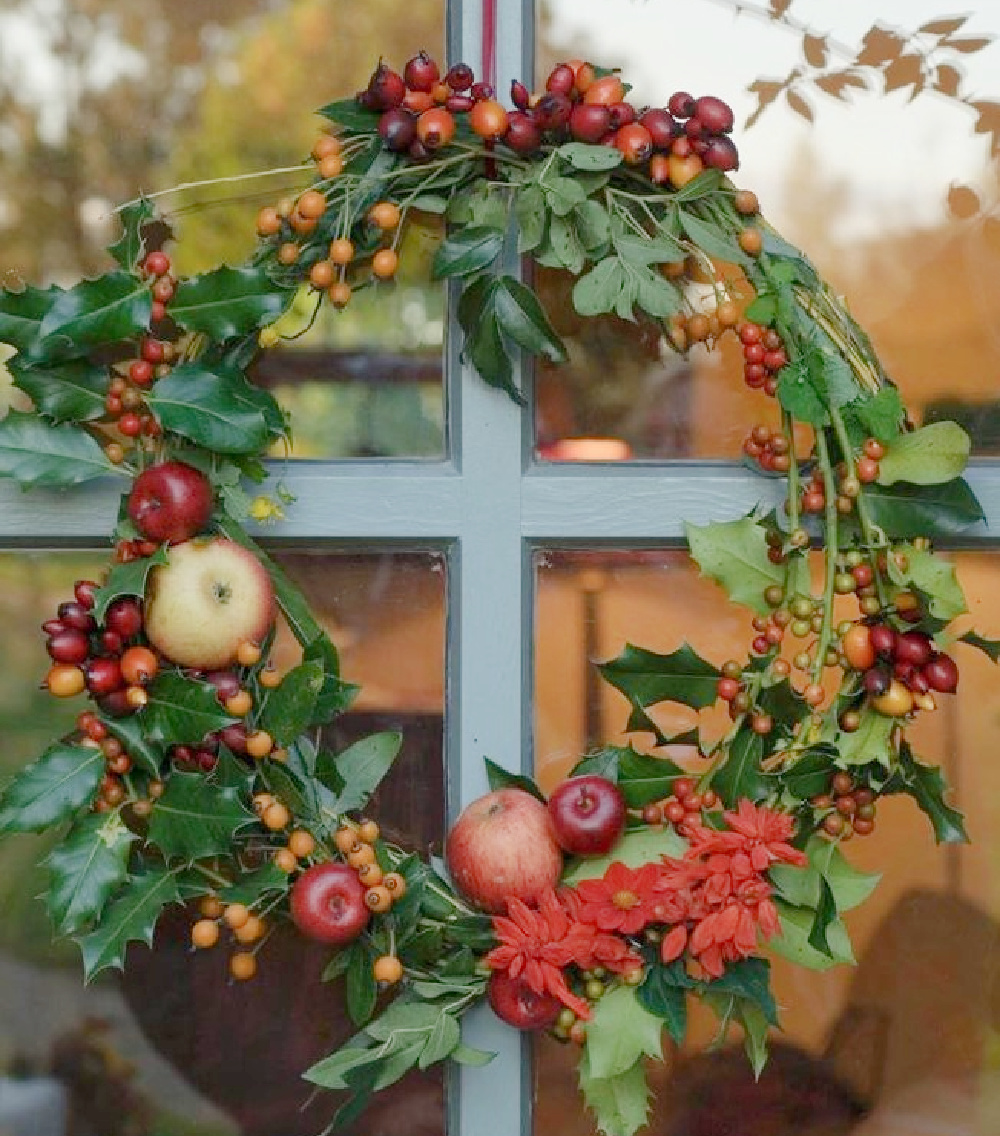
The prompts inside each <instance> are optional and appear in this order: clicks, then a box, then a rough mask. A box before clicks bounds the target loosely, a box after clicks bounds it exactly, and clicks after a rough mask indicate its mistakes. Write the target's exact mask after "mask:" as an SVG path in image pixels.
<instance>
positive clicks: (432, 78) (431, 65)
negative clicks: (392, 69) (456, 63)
mask: <svg viewBox="0 0 1000 1136" xmlns="http://www.w3.org/2000/svg"><path fill="white" fill-rule="evenodd" d="M440 76H441V72H440V71H439V70H438V65H437V64H436V63H435V62H434V60H433V59H431V57H430V56H429V55H428V54H427V52H426V51H421V52H420V53H419V54H418V55H415V56H414V57H413V58H412V59H410V60H409V61H408V62H407V64H406V66H405V67H404V68H403V81H404V82H405V83H406V85H407V86H408V87H409V88H410V90H411V91H429V90H430V89H431V88H432V87H433V86H434V84H435V83H436V82H437V81H438V79H439V78H440Z"/></svg>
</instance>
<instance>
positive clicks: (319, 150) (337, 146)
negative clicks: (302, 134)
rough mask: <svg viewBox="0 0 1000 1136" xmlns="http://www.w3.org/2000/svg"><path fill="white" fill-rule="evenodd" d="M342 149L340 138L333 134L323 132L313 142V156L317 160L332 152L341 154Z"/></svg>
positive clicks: (326, 156) (319, 160)
mask: <svg viewBox="0 0 1000 1136" xmlns="http://www.w3.org/2000/svg"><path fill="white" fill-rule="evenodd" d="M340 151H341V142H340V139H339V138H337V137H336V136H335V135H333V134H321V135H320V136H319V137H318V138H317V139H316V141H315V142H314V143H313V148H312V156H313V157H314V158H315V159H316V161H317V162H321V161H322V160H323V159H324V158H328V157H329V156H330V155H331V154H339V153H340Z"/></svg>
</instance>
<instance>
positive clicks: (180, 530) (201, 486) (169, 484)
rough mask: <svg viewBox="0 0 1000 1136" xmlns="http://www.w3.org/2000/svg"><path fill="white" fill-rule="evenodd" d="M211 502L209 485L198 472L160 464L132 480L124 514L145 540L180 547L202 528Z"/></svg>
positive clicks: (174, 463) (175, 464) (181, 464)
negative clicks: (125, 513)
mask: <svg viewBox="0 0 1000 1136" xmlns="http://www.w3.org/2000/svg"><path fill="white" fill-rule="evenodd" d="M214 499H215V494H214V492H213V490H212V483H211V482H210V481H209V480H208V478H207V477H206V476H205V475H204V474H203V473H202V472H201V470H197V469H195V468H194V466H190V465H187V464H186V463H185V462H179V461H169V462H160V464H159V465H151V466H150V467H149V469H145V470H143V471H142V473H140V474H139V476H138V477H137V478H136V479H135V484H134V485H133V486H132V491H131V493H129V495H128V515H129V516H130V517H131V518H132V521H133V522H134V523H135V527H136V528H137V529H138V530H139V532H140V533H141V534H142V535H143V536H144V537H145V538H146V540H154V541H156V542H157V543H158V544H162V543H163V542H164V541H166V542H168V543H170V544H180V543H181V541H185V540H190V539H191V537H193V536H197V534H198V533H200V532H202V531H203V530H204V529H205V528H206V526H207V525H208V522H209V521H210V520H211V518H212V507H213V505H214Z"/></svg>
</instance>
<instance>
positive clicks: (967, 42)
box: [941, 36, 993, 55]
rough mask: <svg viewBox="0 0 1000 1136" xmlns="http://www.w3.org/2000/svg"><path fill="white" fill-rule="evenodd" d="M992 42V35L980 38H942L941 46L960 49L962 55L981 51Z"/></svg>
mask: <svg viewBox="0 0 1000 1136" xmlns="http://www.w3.org/2000/svg"><path fill="white" fill-rule="evenodd" d="M992 42H993V36H983V37H982V38H980V39H943V40H942V41H941V46H942V47H950V48H952V49H953V50H955V51H960V52H961V53H962V54H963V55H972V54H973V52H976V51H982V50H983V48H984V47H989V46H990V44H991V43H992Z"/></svg>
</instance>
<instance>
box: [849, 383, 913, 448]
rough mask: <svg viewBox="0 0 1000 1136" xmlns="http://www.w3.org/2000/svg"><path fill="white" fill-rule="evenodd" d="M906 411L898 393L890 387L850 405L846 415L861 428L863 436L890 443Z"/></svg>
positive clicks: (897, 431)
mask: <svg viewBox="0 0 1000 1136" xmlns="http://www.w3.org/2000/svg"><path fill="white" fill-rule="evenodd" d="M905 413H906V411H905V408H904V406H903V400H902V399H901V398H900V397H899V391H898V390H897V389H896V388H895V387H892V386H885V387H882V389H881V390H879V391H878V392H877V393H876V394H874V395H872V396H871V398H866V399H864V400H862V401H860V402H855V403H852V404H851V406H850V407H849V408H848V414H849V415H850V417H852V418H854V419H855V420H856V421H857V422H858V423H859V424H860V425H861V427H862V429H863V430H864V433H865V434H868V435H870V436H871V437H873V438H877V439H878V440H879V441H880V442H891V441H892V440H893V439H894V438H895V437H896V435H897V434H898V433H899V430H900V425H901V423H902V421H903V418H904V415H905Z"/></svg>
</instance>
